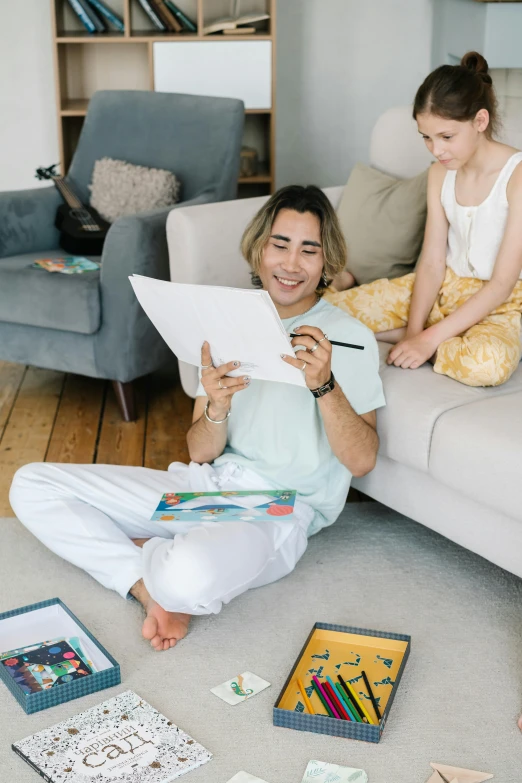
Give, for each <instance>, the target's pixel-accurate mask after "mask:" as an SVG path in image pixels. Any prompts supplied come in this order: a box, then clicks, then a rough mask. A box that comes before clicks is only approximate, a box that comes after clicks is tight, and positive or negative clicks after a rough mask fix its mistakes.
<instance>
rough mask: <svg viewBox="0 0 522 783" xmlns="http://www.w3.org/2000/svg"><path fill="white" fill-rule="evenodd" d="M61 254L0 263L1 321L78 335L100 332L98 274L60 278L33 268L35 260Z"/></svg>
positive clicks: (27, 255) (26, 255)
mask: <svg viewBox="0 0 522 783" xmlns="http://www.w3.org/2000/svg"><path fill="white" fill-rule="evenodd" d="M63 255H64V251H63V250H61V248H57V249H55V250H51V251H49V250H46V251H44V252H41V251H40V252H33V253H24V254H22V255H18V256H10V257H7V258H2V259H1V260H0V321H4V322H7V323H11V324H23V325H24V326H38V327H44V328H47V329H60V330H61V331H67V332H76V333H78V334H93V333H94V332H96V331H97V330H98V329H99V327H100V320H101V309H100V287H99V281H100V272H99V271H93V272H85V273H84V274H81V275H62V274H59V273H56V272H55V273H51V272H46V271H45V270H44V269H35V268H33V267H32V264H33V263H34V262H35V261H36V259H38V258H45V257H49V258H59V257H60V256H63ZM92 259H93V260H99V259H95V258H94V256H92Z"/></svg>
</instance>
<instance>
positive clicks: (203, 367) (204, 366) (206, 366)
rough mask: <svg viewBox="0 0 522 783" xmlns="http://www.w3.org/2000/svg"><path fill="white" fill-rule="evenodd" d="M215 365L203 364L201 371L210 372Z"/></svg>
mask: <svg viewBox="0 0 522 783" xmlns="http://www.w3.org/2000/svg"><path fill="white" fill-rule="evenodd" d="M213 366H214V365H213V364H202V365H201V369H202V370H210V368H211V367H213Z"/></svg>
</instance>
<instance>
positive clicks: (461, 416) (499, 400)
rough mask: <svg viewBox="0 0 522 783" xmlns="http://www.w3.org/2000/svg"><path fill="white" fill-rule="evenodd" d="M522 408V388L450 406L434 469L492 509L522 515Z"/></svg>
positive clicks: (435, 443)
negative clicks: (521, 491) (521, 489)
mask: <svg viewBox="0 0 522 783" xmlns="http://www.w3.org/2000/svg"><path fill="white" fill-rule="evenodd" d="M519 375H520V369H519ZM499 388H500V387H499ZM521 411H522V391H519V392H515V393H514V394H507V395H501V396H495V397H489V398H488V399H482V400H477V401H475V402H472V403H470V404H469V405H464V406H462V407H460V408H456V409H454V410H451V411H447V412H446V413H445V414H444V415H443V416H441V417H440V418H439V420H438V421H437V423H436V425H435V428H434V430H433V437H432V441H431V451H430V471H429V472H430V474H431V475H432V476H433V477H434V478H435V479H437V480H438V481H441V482H442V483H443V484H446V485H447V486H448V487H452V488H453V489H456V490H458V491H459V492H462V493H463V494H465V495H467V496H468V497H469V498H472V499H473V500H475V501H478V502H479V503H484V504H485V505H486V506H488V507H489V508H491V509H498V510H500V511H502V512H503V513H504V514H507V515H508V516H512V517H514V518H515V519H517V518H519V517H520V510H521V509H520V479H521V474H520V468H521V466H522V416H521V415H520V414H521Z"/></svg>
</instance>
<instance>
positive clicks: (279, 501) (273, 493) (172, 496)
mask: <svg viewBox="0 0 522 783" xmlns="http://www.w3.org/2000/svg"><path fill="white" fill-rule="evenodd" d="M295 496H296V493H295V490H291V489H273V490H262V491H253V490H241V491H238V492H166V493H165V494H164V495H163V497H162V498H161V501H160V503H159V505H158V507H157V509H156V511H155V512H154V514H153V515H152V517H151V519H153V520H155V521H156V522H172V521H183V522H201V521H210V520H212V519H214V520H215V519H219V520H220V521H222V522H229V521H231V520H233V519H241V520H243V521H245V522H252V521H256V522H262V521H267V520H270V519H274V517H283V516H287V517H290V516H291V515H292V514H293V513H294V504H295Z"/></svg>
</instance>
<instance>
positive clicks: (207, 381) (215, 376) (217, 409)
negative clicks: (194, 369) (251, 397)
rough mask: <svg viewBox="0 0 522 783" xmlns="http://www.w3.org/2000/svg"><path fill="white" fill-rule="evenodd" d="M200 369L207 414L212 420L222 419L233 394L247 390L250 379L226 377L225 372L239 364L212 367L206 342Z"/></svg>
mask: <svg viewBox="0 0 522 783" xmlns="http://www.w3.org/2000/svg"><path fill="white" fill-rule="evenodd" d="M201 367H202V370H201V383H202V384H203V388H204V389H205V394H206V395H207V397H208V399H209V401H210V405H209V414H210V416H211V417H212V418H216V419H222V418H224V417H225V416H226V414H227V413H228V411H229V409H230V405H231V401H232V397H233V396H234V394H236V392H238V391H242V390H243V389H247V388H248V386H249V384H250V377H249V376H248V375H245V376H243V377H242V378H231V377H229V376H227V372H231V371H232V370H236V369H237V368H238V367H239V362H228V364H222V365H221V367H214V366H213V365H212V357H211V355H210V345H209V344H208V343H207V342H204V343H203V347H202V348H201Z"/></svg>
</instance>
